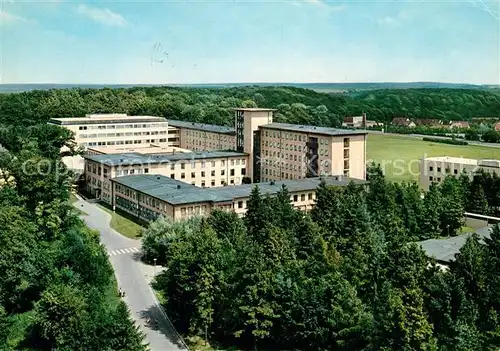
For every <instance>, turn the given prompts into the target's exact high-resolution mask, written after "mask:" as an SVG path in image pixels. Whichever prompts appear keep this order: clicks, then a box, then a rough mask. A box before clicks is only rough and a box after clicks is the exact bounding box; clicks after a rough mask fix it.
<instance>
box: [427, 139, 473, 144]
mask: <svg viewBox="0 0 500 351" xmlns="http://www.w3.org/2000/svg"><path fill="white" fill-rule="evenodd" d="M422 140H423V141H432V142H433V143H442V144H451V145H469V143H468V142H466V141H463V140H457V139H440V138H422Z"/></svg>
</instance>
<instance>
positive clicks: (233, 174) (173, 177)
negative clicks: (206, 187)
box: [170, 168, 246, 182]
mask: <svg viewBox="0 0 500 351" xmlns="http://www.w3.org/2000/svg"><path fill="white" fill-rule="evenodd" d="M210 175H211V176H212V177H215V171H211V172H210ZM220 175H221V176H225V175H226V171H225V170H224V169H223V170H221V171H220ZM235 175H236V174H235V171H234V169H230V170H229V176H230V177H234V176H235ZM241 175H242V176H243V177H244V176H245V175H246V171H245V168H242V169H241ZM170 178H172V179H176V178H175V173H171V174H170ZM195 178H196V174H195V172H191V179H195ZM201 178H205V172H201ZM180 179H186V173H184V172H182V173H181V177H180ZM238 179H239V178H238ZM202 182H205V181H204V180H202ZM221 182H223V181H221Z"/></svg>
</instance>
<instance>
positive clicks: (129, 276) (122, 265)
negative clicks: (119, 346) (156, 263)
mask: <svg viewBox="0 0 500 351" xmlns="http://www.w3.org/2000/svg"><path fill="white" fill-rule="evenodd" d="M73 205H74V206H75V207H76V208H78V209H80V210H82V211H84V212H85V213H86V214H87V215H82V216H81V217H82V219H83V220H84V221H85V223H86V224H87V225H88V226H89V227H90V228H92V229H95V230H98V231H99V232H100V233H101V242H102V244H103V245H104V246H105V247H106V249H107V251H108V254H109V260H110V262H111V265H112V266H113V269H114V271H115V277H116V280H117V282H118V286H119V287H121V289H122V291H124V292H125V297H124V300H125V302H126V303H127V305H128V307H129V309H130V313H131V315H132V318H133V319H134V320H135V321H136V322H137V324H138V325H139V326H140V328H141V330H142V331H143V332H144V334H145V335H146V342H148V343H149V348H150V349H151V351H168V350H186V349H187V347H186V346H185V344H184V343H183V341H182V339H181V338H180V337H179V335H178V334H177V332H176V331H175V329H174V327H173V326H172V323H171V322H170V320H169V319H168V317H167V315H166V314H165V312H164V311H163V309H162V308H161V307H160V304H159V302H158V299H157V298H156V296H155V294H154V293H153V290H152V289H151V287H150V281H151V279H152V276H153V274H154V272H153V271H154V268H153V267H151V266H147V265H145V264H144V263H142V262H141V260H140V258H141V252H140V251H141V250H140V248H141V242H140V241H139V240H133V239H129V238H126V237H124V236H122V235H120V234H119V233H117V232H116V231H115V230H113V229H112V228H111V227H110V226H109V223H110V220H111V216H110V215H109V214H108V213H107V212H105V211H103V210H101V209H100V208H99V207H98V206H97V205H95V204H94V203H90V202H88V201H85V200H82V199H81V198H79V200H78V201H77V202H75V203H74V204H73ZM155 319H156V320H157V321H158V323H157V324H156V323H154V322H150V320H151V321H154V320H155Z"/></svg>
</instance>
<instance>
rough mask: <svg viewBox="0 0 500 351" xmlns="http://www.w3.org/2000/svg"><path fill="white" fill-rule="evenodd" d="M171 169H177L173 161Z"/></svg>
mask: <svg viewBox="0 0 500 351" xmlns="http://www.w3.org/2000/svg"><path fill="white" fill-rule="evenodd" d="M170 169H171V170H172V171H173V170H174V169H175V164H173V163H172V164H171V165H170Z"/></svg>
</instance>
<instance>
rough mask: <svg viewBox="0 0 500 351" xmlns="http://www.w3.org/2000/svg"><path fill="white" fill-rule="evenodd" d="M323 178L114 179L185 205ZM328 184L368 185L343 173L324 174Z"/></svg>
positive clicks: (308, 185) (294, 188)
mask: <svg viewBox="0 0 500 351" xmlns="http://www.w3.org/2000/svg"><path fill="white" fill-rule="evenodd" d="M321 179H322V178H319V177H318V178H305V179H301V180H283V181H276V182H266V183H255V184H242V185H233V186H222V187H214V188H200V187H197V186H194V185H191V184H187V183H184V182H181V181H179V180H175V179H171V178H169V177H165V176H162V175H155V174H142V175H128V176H123V177H116V178H113V179H111V181H113V182H115V183H117V184H121V185H124V186H127V187H129V188H132V189H134V190H137V191H140V192H142V193H144V194H146V195H149V196H152V197H155V198H157V199H159V200H162V201H165V202H168V203H170V204H172V205H182V204H189V203H200V202H216V203H217V202H233V200H235V199H236V200H237V199H240V198H247V197H249V196H250V193H251V192H252V189H253V188H254V187H255V186H256V185H257V186H258V187H259V190H260V193H261V194H262V195H271V194H276V193H277V192H278V191H279V190H280V189H281V187H282V185H285V186H286V187H287V188H288V191H290V192H300V191H310V190H315V189H316V188H317V187H318V185H319V184H320V182H321ZM323 179H324V180H325V182H326V183H327V184H328V185H332V186H346V185H348V184H349V183H350V182H351V181H354V182H355V183H358V184H365V183H366V181H364V180H360V179H353V178H347V177H343V176H339V177H335V176H331V177H324V178H323Z"/></svg>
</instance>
